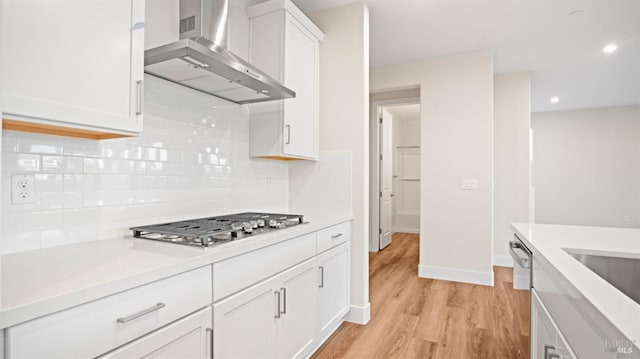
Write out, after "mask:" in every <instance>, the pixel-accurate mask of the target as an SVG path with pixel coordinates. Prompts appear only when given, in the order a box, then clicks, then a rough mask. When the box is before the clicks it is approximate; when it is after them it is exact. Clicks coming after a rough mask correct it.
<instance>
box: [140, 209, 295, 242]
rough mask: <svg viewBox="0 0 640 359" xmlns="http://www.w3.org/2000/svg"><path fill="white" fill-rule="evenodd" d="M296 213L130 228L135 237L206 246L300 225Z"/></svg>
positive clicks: (250, 214)
mask: <svg viewBox="0 0 640 359" xmlns="http://www.w3.org/2000/svg"><path fill="white" fill-rule="evenodd" d="M303 223H305V222H303V216H302V215H298V214H279V213H257V212H244V213H236V214H229V215H224V216H217V217H207V218H198V219H190V220H186V221H179V222H170V223H162V224H152V225H149V226H142V227H132V228H131V230H132V231H133V236H134V237H135V238H144V239H151V240H156V241H162V242H169V243H176V244H183V245H188V246H196V247H209V246H212V245H216V244H222V243H226V242H229V241H234V240H238V239H242V238H247V237H250V236H253V235H257V234H262V233H267V232H271V231H275V230H278V229H283V228H288V227H292V226H296V225H299V224H303Z"/></svg>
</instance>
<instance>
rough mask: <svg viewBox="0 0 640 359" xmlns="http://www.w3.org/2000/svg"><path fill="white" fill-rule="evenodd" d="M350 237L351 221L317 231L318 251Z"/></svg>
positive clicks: (322, 250)
mask: <svg viewBox="0 0 640 359" xmlns="http://www.w3.org/2000/svg"><path fill="white" fill-rule="evenodd" d="M349 239H351V222H344V223H340V224H337V225H335V226H331V227H328V228H325V229H322V230H320V231H318V253H321V252H324V251H326V250H327V249H329V248H332V247H335V246H337V245H338V244H340V243H344V242H346V241H348V240H349Z"/></svg>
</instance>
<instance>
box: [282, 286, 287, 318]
mask: <svg viewBox="0 0 640 359" xmlns="http://www.w3.org/2000/svg"><path fill="white" fill-rule="evenodd" d="M280 290H281V291H282V314H287V288H280Z"/></svg>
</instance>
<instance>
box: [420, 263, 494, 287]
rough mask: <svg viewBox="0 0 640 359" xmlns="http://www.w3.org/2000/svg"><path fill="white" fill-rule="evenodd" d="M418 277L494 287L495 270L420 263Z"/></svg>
mask: <svg viewBox="0 0 640 359" xmlns="http://www.w3.org/2000/svg"><path fill="white" fill-rule="evenodd" d="M418 277H421V278H431V279H441V280H449V281H453V282H463V283H471V284H480V285H488V286H491V287H493V271H491V272H478V271H470V270H466V269H457V268H447V267H436V266H429V265H423V264H420V265H418Z"/></svg>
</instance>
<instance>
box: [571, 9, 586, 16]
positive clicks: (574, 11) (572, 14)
mask: <svg viewBox="0 0 640 359" xmlns="http://www.w3.org/2000/svg"><path fill="white" fill-rule="evenodd" d="M582 14H584V11H582V10H573V11H570V12H569V16H580V15H582Z"/></svg>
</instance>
